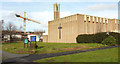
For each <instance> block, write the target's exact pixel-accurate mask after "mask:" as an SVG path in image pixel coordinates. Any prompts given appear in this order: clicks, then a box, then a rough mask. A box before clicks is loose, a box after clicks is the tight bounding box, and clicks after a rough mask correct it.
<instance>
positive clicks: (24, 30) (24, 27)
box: [15, 12, 40, 33]
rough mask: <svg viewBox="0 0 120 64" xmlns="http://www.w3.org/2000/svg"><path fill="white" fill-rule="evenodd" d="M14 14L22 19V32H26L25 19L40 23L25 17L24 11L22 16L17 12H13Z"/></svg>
mask: <svg viewBox="0 0 120 64" xmlns="http://www.w3.org/2000/svg"><path fill="white" fill-rule="evenodd" d="M15 15H16V17H20V18H22V19H23V32H24V33H26V20H28V21H32V22H35V23H38V24H40V22H37V21H34V20H32V19H29V18H26V12H24V17H22V16H20V15H18V14H15Z"/></svg>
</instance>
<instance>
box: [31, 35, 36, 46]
mask: <svg viewBox="0 0 120 64" xmlns="http://www.w3.org/2000/svg"><path fill="white" fill-rule="evenodd" d="M31 42H35V44H32V45H33V47H35V48H37V44H36V36H30V47H32V46H31Z"/></svg>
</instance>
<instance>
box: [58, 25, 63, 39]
mask: <svg viewBox="0 0 120 64" xmlns="http://www.w3.org/2000/svg"><path fill="white" fill-rule="evenodd" d="M58 29H59V39H61V29H62V27H61V24H59V27H58Z"/></svg>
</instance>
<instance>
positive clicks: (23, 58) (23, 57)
mask: <svg viewBox="0 0 120 64" xmlns="http://www.w3.org/2000/svg"><path fill="white" fill-rule="evenodd" d="M114 47H117V46H109V47H101V48H94V49H87V50H77V51H69V52H60V53H48V54H12V53H8V52H5V53H6V54H7V55H9V56H10V57H9V56H7V57H9V58H8V59H6V58H5V59H3V62H32V61H34V60H39V59H43V58H49V57H55V56H62V55H69V54H75V53H82V52H88V51H96V50H101V49H108V48H114ZM14 55H15V56H14ZM11 56H14V57H11ZM3 57H5V56H4V55H3Z"/></svg>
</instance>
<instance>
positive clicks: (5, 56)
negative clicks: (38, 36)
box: [2, 51, 29, 62]
mask: <svg viewBox="0 0 120 64" xmlns="http://www.w3.org/2000/svg"><path fill="white" fill-rule="evenodd" d="M28 55H29V54H13V53H9V52H5V51H2V62H4V61H6V60H7V59H11V58H17V57H24V56H28Z"/></svg>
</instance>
